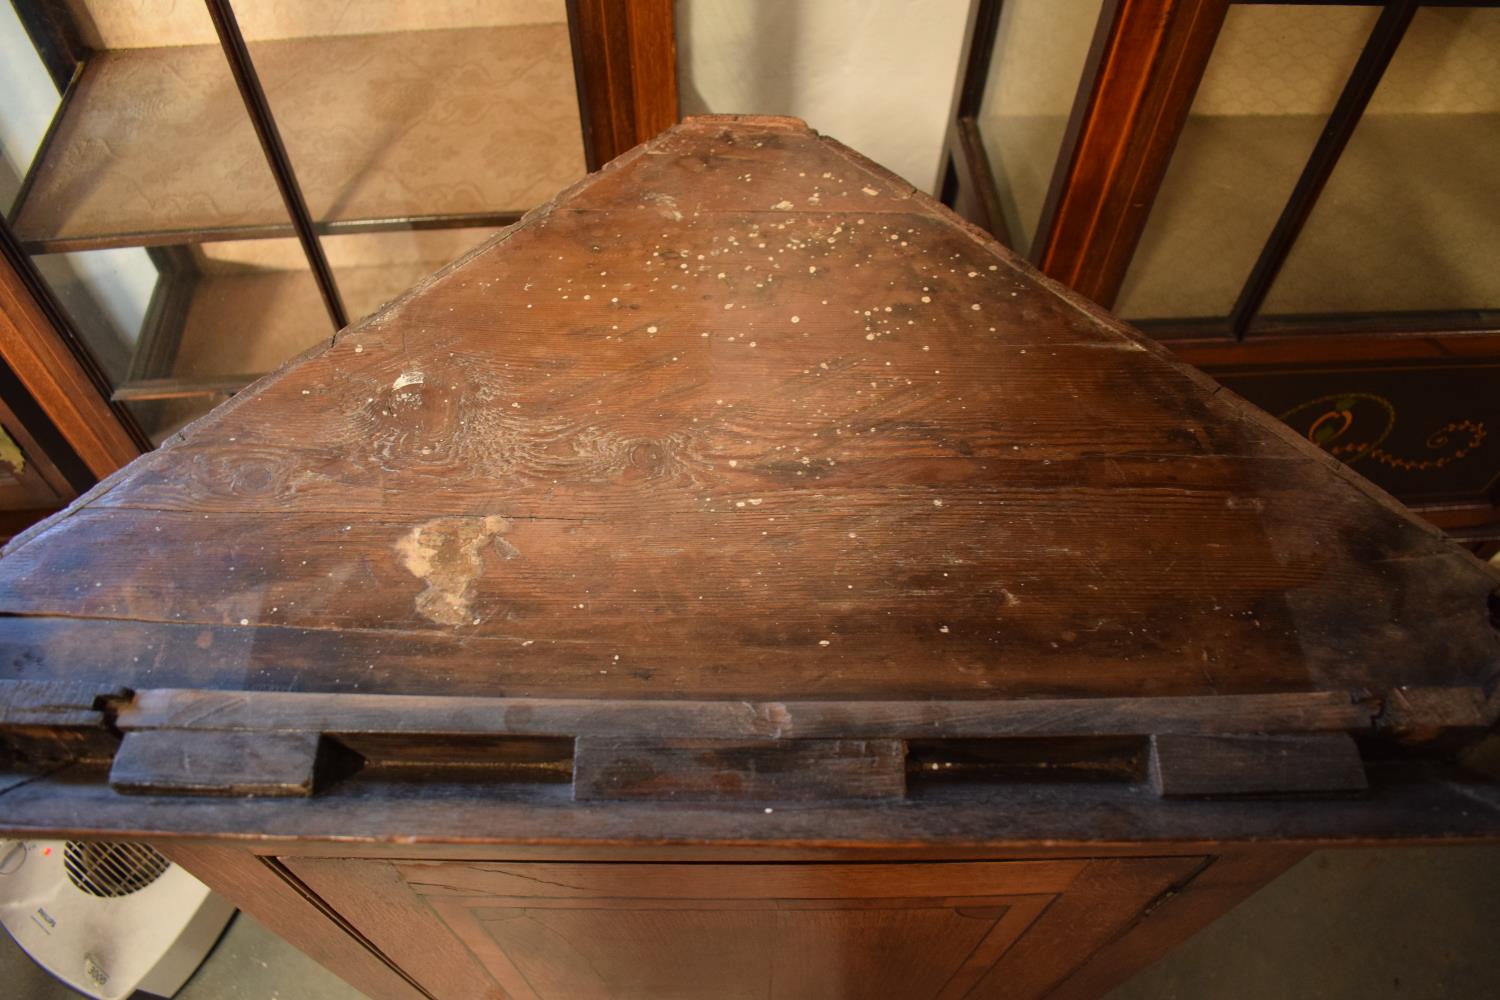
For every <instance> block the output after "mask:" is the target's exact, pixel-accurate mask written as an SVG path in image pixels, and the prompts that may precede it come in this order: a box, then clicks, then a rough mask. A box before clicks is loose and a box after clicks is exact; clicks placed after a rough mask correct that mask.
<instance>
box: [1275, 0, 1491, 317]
mask: <svg viewBox="0 0 1500 1000" xmlns="http://www.w3.org/2000/svg"><path fill="white" fill-rule="evenodd" d="M1497 260H1500V9H1495V8H1488V9H1459V8H1440V7H1427V8H1423V9H1421V10H1420V11H1418V13H1417V15H1416V17H1415V18H1414V19H1413V21H1412V23H1411V26H1410V27H1409V28H1408V29H1407V32H1406V36H1405V38H1404V39H1403V40H1402V42H1401V45H1400V47H1399V48H1398V49H1397V50H1396V55H1395V57H1394V58H1393V59H1392V60H1391V63H1390V65H1389V66H1388V67H1387V68H1386V72H1385V75H1384V77H1383V78H1382V79H1381V82H1380V85H1379V86H1378V87H1377V89H1376V91H1375V95H1374V97H1373V98H1372V99H1371V101H1370V104H1369V107H1368V108H1367V109H1366V111H1365V114H1364V117H1363V118H1361V119H1360V122H1359V125H1358V126H1357V127H1356V129H1355V131H1354V134H1353V136H1352V137H1351V138H1350V141H1349V145H1348V146H1347V147H1346V149H1345V150H1344V153H1343V155H1342V156H1341V157H1340V158H1339V162H1338V164H1337V166H1335V167H1334V170H1333V174H1332V176H1331V177H1330V178H1329V181H1328V185H1327V187H1326V188H1325V189H1324V191H1323V194H1322V196H1321V197H1320V198H1319V199H1318V202H1317V204H1316V206H1315V207H1314V208H1313V211H1312V214H1311V216H1309V218H1308V221H1307V225H1306V226H1305V227H1304V229H1303V231H1302V233H1301V234H1300V236H1299V237H1298V239H1297V242H1296V243H1295V244H1294V245H1293V247H1292V252H1291V254H1290V255H1289V256H1288V257H1287V261H1286V264H1285V265H1284V266H1283V267H1282V269H1281V273H1280V274H1279V276H1278V277H1277V280H1276V282H1275V283H1274V284H1273V285H1272V287H1271V292H1270V295H1269V296H1267V299H1266V303H1265V306H1264V308H1263V310H1262V311H1263V313H1264V314H1266V315H1309V314H1312V315H1320V314H1325V315H1326V314H1334V315H1337V314H1348V313H1369V312H1442V311H1448V310H1473V309H1500V266H1497V265H1496V262H1497Z"/></svg>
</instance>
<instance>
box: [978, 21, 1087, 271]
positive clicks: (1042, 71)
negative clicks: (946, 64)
mask: <svg viewBox="0 0 1500 1000" xmlns="http://www.w3.org/2000/svg"><path fill="white" fill-rule="evenodd" d="M1102 7H1103V0H1068V2H1066V3H1059V2H1057V0H1005V3H1003V4H1001V7H1000V26H999V30H998V31H997V33H996V35H995V49H994V53H993V54H992V56H991V57H990V70H989V78H988V79H987V80H986V81H985V87H984V99H983V101H982V103H981V104H980V108H979V115H978V124H979V134H980V137H981V139H982V140H983V142H984V150H985V155H986V156H987V157H988V159H989V161H990V169H991V171H993V172H994V175H995V184H996V187H997V188H998V189H999V194H1000V205H1001V210H1002V211H1003V212H1004V214H1005V227H1006V230H1007V232H1008V233H1009V234H1010V239H1011V245H1012V247H1013V248H1014V249H1016V250H1017V251H1018V252H1020V253H1027V252H1028V251H1029V250H1030V248H1031V243H1032V240H1034V239H1035V237H1036V230H1037V225H1038V224H1039V222H1040V221H1041V217H1042V204H1043V202H1044V201H1045V200H1046V198H1047V189H1048V187H1049V186H1050V185H1051V183H1052V173H1053V170H1054V168H1055V167H1056V164H1057V157H1058V153H1059V152H1060V151H1061V149H1062V141H1063V133H1064V132H1066V131H1067V127H1068V116H1069V114H1071V113H1072V110H1073V101H1074V98H1075V97H1076V96H1077V94H1078V85H1079V81H1080V79H1082V77H1083V70H1084V62H1085V60H1086V58H1087V56H1088V51H1089V45H1090V43H1091V42H1092V41H1093V38H1094V28H1095V26H1096V25H1097V24H1098V22H1099V11H1100V9H1101V8H1102Z"/></svg>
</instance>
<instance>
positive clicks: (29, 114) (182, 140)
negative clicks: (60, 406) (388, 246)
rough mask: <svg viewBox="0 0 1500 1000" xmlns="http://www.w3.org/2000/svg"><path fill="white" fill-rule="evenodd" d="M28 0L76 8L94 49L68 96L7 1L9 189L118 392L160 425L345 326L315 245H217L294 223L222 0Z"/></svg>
mask: <svg viewBox="0 0 1500 1000" xmlns="http://www.w3.org/2000/svg"><path fill="white" fill-rule="evenodd" d="M22 6H23V7H25V8H27V10H28V11H32V10H35V11H41V10H42V9H43V8H44V7H45V11H46V13H47V15H48V16H49V17H62V18H69V19H70V20H71V28H72V30H73V32H74V33H75V34H76V35H77V36H78V37H79V38H80V39H81V40H82V43H83V45H84V46H85V47H86V49H87V54H86V55H85V56H84V57H83V62H82V68H81V71H80V72H78V73H77V74H76V75H75V77H74V79H73V82H72V84H71V85H69V86H68V88H67V91H66V93H65V95H64V96H63V97H62V99H61V100H59V96H58V87H57V84H56V83H55V82H54V80H53V79H52V78H51V77H50V76H48V74H47V73H46V71H45V69H44V68H43V64H42V61H41V59H40V58H39V57H38V51H39V45H38V44H37V41H38V40H36V39H33V38H31V37H29V36H28V34H27V32H26V29H25V24H26V22H24V21H23V20H22V19H21V18H19V17H18V16H17V13H16V9H15V8H14V7H13V6H12V5H10V4H6V5H0V46H3V52H0V67H3V68H0V74H3V75H0V80H3V84H4V94H5V97H4V99H0V144H3V153H4V156H3V161H4V169H3V171H0V184H3V185H5V186H4V187H3V188H0V194H4V195H6V196H7V200H10V201H13V202H14V204H13V206H12V212H11V214H10V219H11V223H12V228H13V230H14V232H15V235H16V236H17V238H18V239H19V240H20V242H21V245H22V246H23V248H25V249H26V250H27V251H28V252H29V253H31V255H32V261H33V263H34V264H35V265H36V268H37V270H38V272H39V273H40V274H41V275H42V277H43V279H44V280H45V281H46V282H47V283H48V285H49V287H50V288H51V290H52V292H53V293H54V295H56V297H57V298H58V300H59V301H60V302H61V304H62V306H63V308H64V310H65V311H66V312H67V314H68V317H69V319H70V320H71V322H72V324H73V326H74V327H75V328H76V329H77V331H78V333H79V336H80V338H81V339H82V341H83V343H84V346H85V347H86V349H87V350H88V351H89V353H90V354H91V355H92V356H93V359H94V360H95V361H96V362H97V363H98V365H99V367H100V369H101V370H102V371H103V372H104V373H105V375H106V376H107V378H108V379H109V381H110V383H111V386H112V388H113V390H114V393H115V396H116V398H117V399H121V400H124V401H126V402H127V404H128V405H129V406H130V407H131V408H132V409H133V410H134V412H135V413H136V415H137V418H138V419H139V420H140V422H141V424H142V426H143V427H144V429H145V430H146V431H147V433H148V434H150V435H151V436H152V437H153V438H154V439H157V440H160V439H161V438H162V437H163V436H165V435H166V434H169V433H171V432H172V431H174V430H175V429H177V428H178V427H179V426H180V425H181V424H182V423H183V422H184V421H185V420H187V419H190V418H192V417H193V416H196V415H197V414H199V413H201V412H203V411H204V410H206V409H207V408H208V407H210V406H212V405H213V404H215V403H216V402H219V401H221V400H223V399H224V398H226V396H227V395H228V394H230V393H231V392H233V391H235V390H236V389H237V388H238V387H239V386H241V385H243V384H244V383H245V382H246V381H247V380H248V379H250V378H252V377H254V376H255V375H258V374H261V373H263V372H265V371H268V370H270V369H272V368H275V367H276V366H277V365H279V364H280V363H281V361H283V360H284V359H285V358H286V357H287V356H289V355H290V354H293V353H296V352H297V351H300V350H301V349H302V348H303V347H305V346H306V345H307V344H308V343H312V342H316V340H317V339H319V338H326V337H328V336H330V335H331V334H332V332H333V326H332V323H331V321H330V320H329V318H328V316H327V313H326V311H325V310H324V307H323V303H322V300H321V299H320V297H319V295H318V291H317V286H316V284H315V282H314V281H313V278H312V274H311V272H310V270H309V269H308V267H307V263H306V261H305V259H303V258H302V256H301V254H300V253H293V254H292V255H290V256H285V255H284V256H281V257H277V258H276V259H275V260H272V261H267V260H260V261H255V262H253V263H246V262H239V261H236V262H233V263H232V266H230V265H229V264H226V263H225V262H223V261H219V260H217V259H216V258H215V256H214V254H213V253H211V252H210V251H209V250H208V247H209V246H212V245H213V244H212V243H211V242H210V241H214V240H226V239H234V238H241V239H248V238H251V237H254V238H256V240H255V241H252V242H246V243H244V244H243V245H245V246H250V245H254V242H264V243H267V244H271V243H276V242H278V241H276V240H260V239H259V238H261V237H267V236H282V235H284V234H288V233H290V232H291V225H290V222H289V220H288V218H287V216H286V211H285V208H284V206H283V204H282V201H281V197H280V194H279V193H278V191H277V188H276V184H275V182H274V180H273V178H272V175H271V172H270V168H269V167H268V166H267V164H266V160H265V156H264V154H263V152H262V151H261V147H260V143H259V142H258V140H257V139H256V137H255V133H254V131H253V129H252V128H251V126H250V123H249V120H248V117H247V115H246V112H245V108H244V104H243V101H242V99H241V97H240V92H239V89H238V87H237V86H236V85H235V82H234V78H233V75H232V74H231V73H230V70H229V65H228V62H227V61H226V59H225V57H224V54H223V52H222V51H221V50H220V48H219V46H218V45H217V43H216V38H217V36H216V35H215V33H214V30H213V25H212V22H211V21H210V19H209V16H208V12H207V10H206V8H205V7H204V6H203V5H201V4H197V5H194V4H176V5H173V4H170V3H165V2H145V3H132V4H119V3H113V2H109V0H69V2H68V3H40V2H37V0H24V2H23V3H22ZM205 38H206V39H208V40H209V41H207V42H204V41H203V39H205ZM18 181H19V183H18ZM287 242H292V241H287ZM293 248H294V249H295V243H294V242H293Z"/></svg>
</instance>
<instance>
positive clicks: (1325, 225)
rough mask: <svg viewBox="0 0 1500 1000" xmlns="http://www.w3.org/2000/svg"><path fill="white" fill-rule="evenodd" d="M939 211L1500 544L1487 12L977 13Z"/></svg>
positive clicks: (1100, 0)
mask: <svg viewBox="0 0 1500 1000" xmlns="http://www.w3.org/2000/svg"><path fill="white" fill-rule="evenodd" d="M949 146H950V158H949V163H948V166H947V169H946V174H945V177H946V180H945V187H944V194H945V200H946V201H948V202H949V203H950V204H955V205H957V206H959V207H960V209H961V210H962V211H963V212H964V213H965V214H966V215H967V216H968V217H969V218H971V219H973V220H974V221H976V222H978V223H979V224H980V225H982V226H984V227H985V228H986V229H988V230H989V231H990V232H992V233H994V234H995V235H996V236H997V238H999V239H1000V240H1001V241H1002V242H1005V243H1006V244H1007V245H1009V246H1011V247H1012V248H1014V249H1016V250H1017V251H1018V252H1020V253H1022V254H1023V255H1025V256H1027V257H1028V258H1029V259H1030V260H1032V261H1033V262H1034V263H1036V264H1037V265H1038V266H1039V267H1040V268H1041V269H1042V270H1043V271H1044V272H1045V273H1047V274H1048V275H1050V276H1052V277H1054V278H1057V279H1059V280H1061V281H1063V282H1065V283H1066V284H1068V285H1070V286H1072V287H1073V288H1075V289H1077V290H1078V291H1080V292H1083V293H1084V294H1085V295H1087V296H1089V297H1090V298H1092V299H1093V300H1095V301H1097V302H1099V303H1100V304H1101V305H1104V306H1106V307H1108V308H1111V309H1113V310H1114V311H1116V312H1117V313H1118V314H1119V315H1120V316H1121V317H1122V318H1124V319H1126V320H1127V321H1129V322H1131V323H1132V324H1134V325H1135V326H1137V327H1139V328H1140V329H1142V330H1143V331H1145V332H1147V333H1148V334H1150V335H1152V336H1153V337H1155V338H1157V339H1158V340H1160V341H1161V342H1162V343H1164V344H1166V345H1167V346H1169V347H1170V348H1171V349H1172V350H1173V351H1175V352H1176V353H1177V354H1178V355H1179V356H1181V357H1183V358H1184V359H1186V360H1188V361H1190V362H1192V363H1193V364H1196V365H1198V366H1200V367H1202V368H1204V369H1205V370H1207V371H1208V372H1209V373H1211V374H1212V375H1214V377H1215V378H1217V379H1218V380H1219V381H1221V382H1222V383H1223V384H1225V385H1227V386H1229V387H1230V388H1232V389H1234V390H1235V391H1236V392H1239V393H1241V394H1242V395H1244V396H1245V397H1246V398H1248V399H1250V400H1251V401H1253V402H1255V403H1257V404H1259V405H1260V406H1262V407H1264V408H1265V409H1267V410H1268V411H1270V412H1271V413H1272V414H1274V415H1276V416H1279V417H1280V418H1281V419H1282V420H1284V421H1286V422H1287V423H1289V424H1290V425H1291V426H1292V427H1293V428H1295V429H1296V430H1297V431H1298V432H1299V433H1301V434H1303V435H1305V436H1306V437H1308V438H1309V439H1310V440H1311V441H1313V442H1315V443H1317V444H1319V445H1320V446H1322V447H1323V448H1325V449H1326V450H1328V451H1329V452H1331V453H1332V454H1334V455H1337V456H1338V457H1339V458H1340V459H1342V460H1343V461H1345V462H1346V463H1348V464H1349V465H1351V466H1352V467H1353V468H1355V469H1356V470H1357V471H1359V472H1360V473H1361V474H1362V475H1365V476H1367V477H1369V478H1370V479H1372V480H1373V481H1375V482H1376V483H1378V484H1380V485H1381V486H1383V487H1385V488H1386V489H1387V490H1389V491H1391V492H1392V493H1394V494H1395V495H1396V496H1397V497H1399V498H1401V499H1402V500H1403V501H1405V502H1407V503H1408V504H1410V505H1412V506H1414V507H1416V508H1417V509H1419V510H1420V511H1422V512H1423V513H1424V514H1425V515H1426V516H1427V517H1429V518H1430V519H1431V520H1433V521H1435V522H1436V523H1438V524H1440V525H1442V526H1444V527H1446V528H1448V529H1450V530H1451V531H1453V532H1454V534H1455V535H1456V536H1458V537H1461V538H1467V539H1468V540H1470V541H1471V542H1473V543H1474V544H1475V545H1476V546H1477V547H1480V548H1482V549H1484V550H1485V551H1492V550H1493V548H1494V541H1493V540H1494V539H1495V538H1496V537H1497V535H1500V524H1497V523H1496V502H1497V500H1500V269H1497V268H1496V267H1495V266H1494V262H1495V260H1496V259H1497V258H1500V7H1497V5H1496V4H1494V3H1490V2H1463V3H1457V2H1455V3H1441V2H1439V3H1425V2H1413V0H1391V2H1337V3H1304V2H1296V3H1270V2H1261V0H1079V2H1076V3H1050V2H1047V0H982V2H980V3H979V4H978V5H977V6H976V16H975V21H974V27H973V32H972V39H971V45H970V49H969V56H968V62H967V67H966V71H965V78H964V81H963V86H962V90H961V95H960V99H959V101H958V106H957V113H956V116H955V120H954V122H953V127H952V129H951V130H950V143H949Z"/></svg>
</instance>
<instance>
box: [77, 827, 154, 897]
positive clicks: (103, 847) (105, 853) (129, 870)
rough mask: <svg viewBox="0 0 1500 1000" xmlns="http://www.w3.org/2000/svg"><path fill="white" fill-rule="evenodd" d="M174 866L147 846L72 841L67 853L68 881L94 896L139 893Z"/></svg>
mask: <svg viewBox="0 0 1500 1000" xmlns="http://www.w3.org/2000/svg"><path fill="white" fill-rule="evenodd" d="M169 864H171V862H170V861H168V860H167V859H166V858H164V857H162V856H161V855H160V854H158V853H157V852H156V851H154V850H152V849H151V848H150V847H147V846H146V845H145V844H116V843H85V842H83V841H77V840H70V841H68V844H67V847H66V848H65V849H64V850H63V867H64V868H65V869H67V872H68V881H70V882H72V883H73V884H74V885H75V886H77V887H78V888H79V889H81V890H83V891H84V892H86V893H88V894H89V895H91V896H103V897H105V898H112V897H115V896H128V895H130V894H131V893H132V892H139V891H140V890H142V889H144V888H146V886H148V885H150V884H151V883H152V882H155V881H156V880H157V879H158V878H161V875H162V872H164V871H166V870H167V866H168V865H169Z"/></svg>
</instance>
